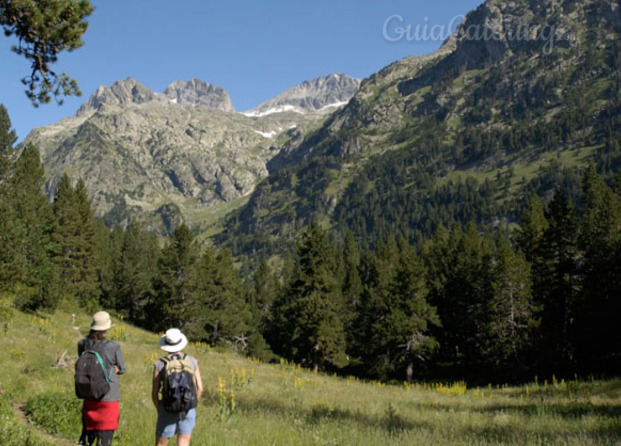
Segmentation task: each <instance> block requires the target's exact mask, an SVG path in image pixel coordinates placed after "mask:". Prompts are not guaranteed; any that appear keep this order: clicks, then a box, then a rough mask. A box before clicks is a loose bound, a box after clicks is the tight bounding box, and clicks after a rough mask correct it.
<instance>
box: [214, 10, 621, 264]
mask: <svg viewBox="0 0 621 446" xmlns="http://www.w3.org/2000/svg"><path fill="white" fill-rule="evenodd" d="M520 30H521V31H523V32H525V33H526V34H525V36H526V37H525V38H523V39H522V40H519V39H518V38H517V37H516V32H517V31H520ZM545 30H549V32H550V35H549V36H548V37H549V38H548V39H546V38H545V37H546V36H547V35H546V34H545V33H544V34H542V33H543V32H544V31H545ZM468 32H471V33H473V34H472V35H471V36H470V38H468V37H469V36H468ZM476 32H480V33H485V32H487V33H488V34H487V36H488V37H486V38H483V37H478V35H477V34H476ZM620 33H621V8H619V2H618V1H613V2H610V3H608V2H599V1H595V0H588V1H584V2H577V1H560V0H532V1H525V0H514V1H508V2H507V1H498V0H488V1H486V2H485V3H483V4H481V5H480V6H479V7H478V8H476V9H475V10H473V11H472V12H470V13H469V14H468V15H467V16H466V18H465V19H464V21H463V22H462V24H461V25H460V28H459V29H458V30H457V33H456V35H455V36H453V37H452V38H451V39H448V40H447V41H446V42H445V44H444V45H443V46H442V47H441V48H440V49H439V50H438V51H436V52H435V53H432V54H431V55H428V56H425V57H422V58H416V57H410V58H405V59H402V60H400V61H397V62H395V63H393V64H391V65H390V66H388V67H386V68H385V69H383V70H381V71H379V72H378V73H376V74H374V75H372V76H370V77H369V78H367V79H365V80H364V81H363V82H362V84H361V86H360V88H359V90H358V92H357V93H356V94H355V95H354V97H353V98H352V99H351V100H350V101H349V103H348V104H347V105H346V106H345V107H343V108H342V109H340V110H339V111H338V112H336V113H334V114H332V115H331V116H330V117H329V118H328V119H327V120H326V121H325V122H324V124H323V125H322V126H321V127H320V128H318V129H316V130H315V131H314V132H311V133H309V134H308V135H306V136H305V137H304V138H300V139H298V140H291V141H289V142H288V143H287V144H286V145H285V146H284V147H283V149H282V150H281V151H280V152H279V154H278V155H277V156H276V157H274V158H273V159H272V160H270V162H269V163H268V169H269V171H270V176H269V177H268V178H266V179H265V180H263V181H262V183H260V184H259V185H258V186H257V188H255V190H254V192H253V194H252V195H251V196H250V198H249V200H248V203H247V204H246V205H245V206H244V207H243V208H240V209H239V210H238V211H236V212H235V213H233V214H232V215H231V217H230V219H229V220H228V222H227V229H226V231H225V232H224V233H223V234H222V236H221V237H220V238H219V240H220V242H221V243H225V244H228V246H231V247H233V248H234V249H235V252H236V253H237V254H242V253H244V254H247V255H249V256H252V257H253V258H254V257H256V254H257V253H261V255H263V256H267V257H269V256H270V255H272V254H274V253H275V251H280V252H282V251H283V250H286V249H287V248H286V246H287V245H288V244H290V243H291V241H292V240H293V239H294V238H295V233H296V228H299V227H301V226H304V225H306V224H308V223H310V222H313V221H320V222H322V223H323V224H324V225H325V226H328V227H331V228H334V229H338V230H339V231H341V232H344V231H348V230H351V231H352V232H353V233H354V235H355V237H356V238H357V239H358V240H366V241H367V243H375V242H376V241H377V240H378V239H379V240H381V239H382V238H386V237H388V236H390V234H393V235H394V234H395V233H396V235H401V236H403V237H404V238H406V239H408V240H410V241H411V242H414V243H419V242H420V241H421V239H422V237H424V236H429V235H430V234H431V233H432V232H433V231H434V230H435V228H437V227H438V226H440V225H444V226H452V225H454V224H465V222H467V221H474V222H476V223H477V224H479V225H480V226H481V227H485V225H492V224H494V222H498V221H515V219H516V218H517V212H518V209H519V206H520V203H521V202H523V200H524V199H525V197H526V196H528V195H529V194H531V193H537V194H539V195H541V196H544V197H546V196H549V194H550V193H551V191H553V189H554V188H555V187H561V186H562V187H565V188H569V189H568V191H569V192H571V188H575V187H579V186H577V185H578V183H579V180H576V178H579V176H577V174H576V173H575V169H579V168H580V166H582V167H584V166H586V164H588V163H597V165H598V169H599V170H600V171H602V172H604V171H606V172H608V174H609V175H610V174H611V172H614V170H615V169H617V168H618V166H619V164H621V153H619V150H618V149H615V147H618V141H617V142H616V143H615V138H619V137H620V136H621V135H619V130H618V129H619V128H620V125H619V124H620V122H621V118H620V117H621V110H620V108H619V106H618V104H619V103H621V95H620V93H619V89H620V87H619V86H620V83H621V69H620V67H621V61H620V60H619V57H618V53H619V44H618V40H619V35H620ZM481 35H482V36H485V34H481ZM550 36H552V37H550ZM550 42H552V44H551V43H550ZM574 159H577V160H579V161H574ZM562 163H568V165H567V167H566V166H564V165H563V164H562ZM516 172H525V174H524V175H523V178H522V177H521V176H520V175H521V174H519V173H518V174H516ZM563 175H566V177H563ZM266 208H267V209H271V210H272V211H271V212H270V213H268V214H266V213H265V212H263V211H262V209H266Z"/></svg>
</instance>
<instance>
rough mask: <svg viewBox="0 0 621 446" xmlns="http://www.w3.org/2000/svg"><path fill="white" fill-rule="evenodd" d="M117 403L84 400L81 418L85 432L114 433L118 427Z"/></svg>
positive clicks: (118, 412)
mask: <svg viewBox="0 0 621 446" xmlns="http://www.w3.org/2000/svg"><path fill="white" fill-rule="evenodd" d="M119 414H120V408H119V402H118V401H94V400H84V405H83V406H82V418H83V420H84V425H85V426H86V430H87V431H92V430H96V431H115V430H116V429H117V428H118V426H119Z"/></svg>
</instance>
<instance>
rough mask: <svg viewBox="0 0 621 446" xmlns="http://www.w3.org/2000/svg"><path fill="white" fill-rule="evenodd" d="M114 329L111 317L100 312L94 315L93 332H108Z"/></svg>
mask: <svg viewBox="0 0 621 446" xmlns="http://www.w3.org/2000/svg"><path fill="white" fill-rule="evenodd" d="M112 327H114V325H113V324H112V321H111V320H110V315H109V314H108V313H106V312H105V311H98V312H97V313H95V314H93V323H92V324H91V330H93V331H106V330H109V329H110V328H112Z"/></svg>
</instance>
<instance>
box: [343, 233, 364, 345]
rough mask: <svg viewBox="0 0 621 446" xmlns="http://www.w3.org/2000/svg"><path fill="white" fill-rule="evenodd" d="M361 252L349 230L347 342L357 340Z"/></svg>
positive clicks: (345, 252)
mask: <svg viewBox="0 0 621 446" xmlns="http://www.w3.org/2000/svg"><path fill="white" fill-rule="evenodd" d="M359 268H360V252H359V251H358V246H357V245H356V241H355V239H354V234H353V233H352V232H351V231H348V232H347V233H346V235H345V244H344V246H343V280H342V283H343V286H342V288H343V301H344V304H345V308H344V312H343V316H342V320H343V324H344V326H345V332H346V333H347V335H348V339H347V344H348V345H350V344H352V343H353V342H355V339H352V336H354V331H353V324H354V320H355V317H356V314H357V313H358V311H359V309H360V297H361V295H362V289H363V287H362V281H361V280H360V273H359Z"/></svg>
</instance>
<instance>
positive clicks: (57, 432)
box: [0, 300, 621, 446]
mask: <svg viewBox="0 0 621 446" xmlns="http://www.w3.org/2000/svg"><path fill="white" fill-rule="evenodd" d="M89 323H90V317H89V316H87V315H83V314H80V315H78V316H77V318H76V320H75V322H73V321H72V318H71V314H70V313H68V312H67V311H58V312H57V313H55V314H53V315H47V316H33V315H26V314H23V313H20V312H18V311H17V310H15V309H14V308H12V306H11V305H10V302H9V301H7V300H4V301H0V329H2V330H3V331H4V336H3V340H4V349H3V354H2V356H1V359H0V361H1V364H2V369H1V370H2V379H1V381H0V439H1V440H0V443H1V444H2V445H7V446H14V445H15V446H16V445H20V446H22V445H37V446H39V445H43V446H47V445H50V446H51V445H65V444H66V445H69V444H75V440H76V439H77V438H78V436H79V430H80V421H79V410H80V404H81V402H80V401H79V400H78V399H77V398H75V396H74V394H73V364H74V361H75V359H76V354H77V353H76V344H77V342H78V340H79V339H80V338H81V337H82V336H83V335H84V334H85V333H86V331H87V329H88V326H89ZM116 323H117V326H116V327H115V328H114V329H113V330H112V331H111V332H110V333H109V335H110V336H109V337H111V338H113V339H116V340H117V341H118V342H119V343H120V345H121V348H122V351H123V355H124V357H125V362H126V364H127V373H126V374H125V375H123V376H122V377H121V391H122V401H121V421H120V427H119V430H118V431H117V435H116V437H115V441H114V444H115V445H117V446H118V445H150V444H152V443H153V438H154V433H153V431H154V428H155V418H156V417H155V410H154V408H153V406H152V403H151V401H150V378H151V373H152V363H153V362H154V361H155V360H156V359H157V358H158V357H159V356H160V354H161V351H160V350H159V349H158V348H157V340H158V335H155V334H152V333H148V332H145V331H143V330H140V329H137V328H135V327H132V326H129V325H126V324H124V323H123V322H122V321H118V320H117V321H116ZM187 351H188V352H189V353H190V354H192V355H195V356H196V357H197V358H198V360H199V364H200V367H201V373H202V375H203V381H204V385H205V387H206V389H207V391H206V395H205V397H204V398H203V400H202V401H201V404H200V406H199V408H198V422H197V427H196V429H195V431H194V435H193V441H192V445H193V446H200V445H525V444H546V445H548V444H549V445H614V444H617V445H618V444H621V420H620V418H621V417H620V415H621V382H619V381H595V380H591V381H589V382H577V381H572V382H565V381H557V380H553V381H551V382H533V383H531V384H529V385H524V386H522V387H508V386H505V387H502V386H501V387H493V388H492V387H487V388H469V387H467V386H466V384H464V383H446V384H422V383H421V384H412V385H394V386H386V385H383V384H380V383H372V382H360V381H358V380H356V379H346V378H337V377H333V376H326V375H323V374H318V375H315V374H312V373H310V372H308V371H305V370H301V369H300V368H299V367H297V366H295V365H293V364H287V363H281V364H271V365H268V364H262V363H259V362H258V361H253V360H250V359H246V358H243V357H240V356H237V355H235V354H233V353H226V352H221V351H215V350H213V349H209V348H208V347H207V346H206V345H191V346H190V347H188V349H187ZM171 444H173V443H171Z"/></svg>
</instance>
